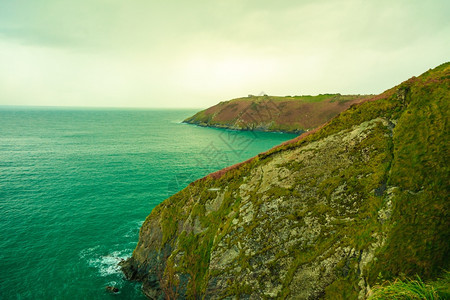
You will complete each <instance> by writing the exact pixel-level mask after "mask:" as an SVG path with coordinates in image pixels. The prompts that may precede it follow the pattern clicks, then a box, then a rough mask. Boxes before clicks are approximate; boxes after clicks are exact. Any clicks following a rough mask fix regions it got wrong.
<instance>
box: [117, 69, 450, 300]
mask: <svg viewBox="0 0 450 300" xmlns="http://www.w3.org/2000/svg"><path fill="white" fill-rule="evenodd" d="M449 84H450V63H445V64H443V65H440V66H439V67H437V68H435V69H433V70H429V71H428V72H426V73H424V74H422V75H421V76H419V77H413V78H411V79H409V80H407V81H405V82H403V83H401V84H400V85H398V86H396V87H394V88H392V89H390V90H388V91H386V92H384V93H383V94H381V95H378V96H375V97H372V98H370V99H364V101H361V102H360V103H359V104H357V105H352V106H351V107H350V108H349V109H347V110H346V111H344V112H342V113H340V114H339V115H338V116H337V117H335V118H334V119H332V120H331V121H330V122H328V123H327V124H325V125H324V126H322V127H321V128H320V129H317V130H315V131H313V132H308V133H307V134H303V135H302V136H300V137H299V138H297V139H294V140H292V141H290V142H288V143H285V144H283V145H280V146H279V147H276V148H274V149H271V150H270V151H268V152H265V153H262V154H260V155H258V156H256V157H255V158H253V159H251V160H249V161H247V162H245V163H242V164H239V165H236V166H234V167H230V168H227V169H226V170H224V171H219V172H216V173H213V174H211V175H209V176H206V177H205V178H203V179H200V180H198V181H196V182H193V183H191V184H190V185H189V186H188V187H186V188H185V189H184V190H182V191H180V192H179V193H177V194H175V195H173V196H172V197H170V198H168V199H167V200H165V201H164V202H162V203H161V204H160V205H158V206H157V207H155V208H154V209H153V211H152V212H151V214H150V215H149V216H148V217H147V219H146V220H145V222H144V224H143V225H142V228H141V230H140V235H139V242H138V244H137V247H136V249H135V250H134V252H133V255H132V257H131V258H129V259H128V260H126V261H125V262H123V263H121V266H122V270H123V272H124V274H125V275H126V277H127V278H128V279H131V280H138V281H141V282H142V283H143V287H142V289H143V292H144V293H145V295H147V297H149V298H151V299H163V297H166V298H170V299H176V298H188V299H197V298H205V299H223V298H230V299H231V298H233V299H234V298H243V299H278V298H288V299H317V298H324V299H365V298H367V297H368V296H369V295H370V294H371V288H372V287H373V285H374V284H377V283H380V282H382V281H383V280H385V279H394V278H396V277H398V276H412V275H415V274H419V275H420V276H421V277H422V278H424V279H432V278H435V277H436V276H438V275H440V274H441V273H442V272H443V271H444V270H448V269H449V267H450V266H449V248H450V244H449V240H450V218H449V211H450V207H449V201H448V196H449V195H448V183H449V182H450V180H449V179H450V178H449V168H448V160H449V157H448V153H449V152H448V148H447V147H448V136H449V125H448V119H449V112H450V108H449V103H450V90H449Z"/></svg>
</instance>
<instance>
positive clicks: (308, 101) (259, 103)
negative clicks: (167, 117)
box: [184, 94, 370, 132]
mask: <svg viewBox="0 0 450 300" xmlns="http://www.w3.org/2000/svg"><path fill="white" fill-rule="evenodd" d="M369 97H370V96H365V95H362V96H361V95H340V94H324V95H318V96H293V97H290V96H287V97H276V96H267V95H264V96H252V95H250V96H248V97H246V98H238V99H233V100H230V101H225V102H220V103H219V104H217V105H214V106H212V107H210V108H208V109H205V110H203V111H200V112H198V113H197V114H195V115H194V116H192V117H190V118H187V119H186V120H184V122H185V123H190V124H196V125H200V126H208V127H219V128H230V129H236V130H258V131H284V132H303V131H306V130H309V129H312V128H315V127H317V126H319V125H321V124H323V123H325V122H327V121H329V120H330V119H331V118H333V117H334V116H336V115H337V114H338V113H340V112H342V111H344V110H346V109H347V108H349V107H350V106H351V105H352V104H355V103H359V102H361V101H363V100H364V99H368V98H369Z"/></svg>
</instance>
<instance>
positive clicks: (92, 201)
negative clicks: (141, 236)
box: [0, 107, 295, 299]
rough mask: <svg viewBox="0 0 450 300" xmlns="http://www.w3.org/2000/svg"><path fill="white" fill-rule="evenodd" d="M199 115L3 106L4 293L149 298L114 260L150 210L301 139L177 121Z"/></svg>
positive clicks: (127, 249) (0, 294) (0, 219)
mask: <svg viewBox="0 0 450 300" xmlns="http://www.w3.org/2000/svg"><path fill="white" fill-rule="evenodd" d="M194 113H195V110H132V109H122V110H119V109H61V108H17V107H0V299H109V298H111V299H144V297H143V296H142V295H141V292H140V285H139V284H136V283H132V282H127V281H125V280H124V279H123V277H122V274H121V273H120V272H119V270H118V268H117V263H118V262H119V261H120V259H122V258H126V257H128V256H130V255H131V253H132V251H133V249H134V247H135V246H136V243H137V239H138V232H139V227H140V225H141V224H142V222H143V221H144V219H145V217H146V216H147V215H148V214H149V213H150V211H151V210H152V208H153V207H155V206H156V205H157V204H158V203H160V202H161V201H163V200H164V199H165V198H167V197H168V196H170V195H171V194H173V193H175V192H177V191H178V190H180V189H182V188H184V187H185V186H186V185H187V184H188V183H189V182H190V181H192V180H195V179H197V178H200V177H202V176H204V175H206V174H208V173H209V172H212V171H215V170H218V169H221V168H223V167H225V166H228V165H230V164H234V163H237V162H240V161H243V160H245V159H247V158H249V157H252V156H254V155H256V154H257V153H259V152H262V151H264V150H267V149H269V148H271V147H272V146H274V145H277V144H279V143H281V142H283V141H285V140H288V139H291V138H293V137H295V135H291V134H280V133H258V132H237V131H229V130H222V129H212V128H201V127H197V126H193V125H187V124H182V123H180V121H181V120H183V119H184V118H186V117H188V116H191V115H192V114H194ZM107 285H114V286H117V287H119V288H120V293H119V294H117V295H111V294H108V293H106V292H105V286H107Z"/></svg>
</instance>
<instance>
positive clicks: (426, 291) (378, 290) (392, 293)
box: [368, 272, 450, 300]
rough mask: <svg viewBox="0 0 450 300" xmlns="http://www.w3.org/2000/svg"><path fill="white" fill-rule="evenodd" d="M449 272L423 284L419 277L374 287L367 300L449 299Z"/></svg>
mask: <svg viewBox="0 0 450 300" xmlns="http://www.w3.org/2000/svg"><path fill="white" fill-rule="evenodd" d="M449 288H450V272H446V274H445V275H444V276H443V277H442V278H440V279H438V280H436V281H433V282H430V283H425V282H423V281H422V279H421V278H420V277H419V276H416V278H415V279H405V280H400V279H397V280H395V281H393V282H389V281H387V282H386V283H385V284H383V285H379V286H375V287H374V288H373V290H372V292H373V294H372V295H371V296H370V297H369V298H368V299H369V300H390V299H392V300H394V299H402V300H415V299H417V300H419V299H420V300H437V299H449V297H450V293H449Z"/></svg>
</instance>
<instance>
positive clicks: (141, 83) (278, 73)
mask: <svg viewBox="0 0 450 300" xmlns="http://www.w3.org/2000/svg"><path fill="white" fill-rule="evenodd" d="M449 16H450V1H448V0H442V1H440V0H428V1H427V0H420V1H416V0H389V1H384V0H376V1H369V0H344V1H336V0H333V1H321V0H314V1H309V0H298V1H293V0H278V1H261V0H254V1H253V0H248V1H244V0H226V1H225V0H224V1H211V0H209V1H206V0H204V1H195V0H189V1H181V0H180V1H173V0H172V1H150V0H142V1H140V0H133V1H119V0H79V1H68V0H45V1H44V0H42V1H28V0H27V1H22V0H14V1H12V0H0V105H48V106H109V107H122V106H128V107H171V108H174V107H180V108H181V107H195V108H201V107H208V106H211V105H213V104H215V103H217V102H219V101H222V100H227V99H231V98H236V97H241V96H247V94H259V93H261V92H265V93H267V94H270V95H306V94H312V95H314V94H319V93H334V92H338V93H341V94H350V93H356V94H358V93H360V94H364V93H380V92H382V91H384V90H386V89H388V88H390V87H392V86H394V85H396V84H398V83H400V82H401V81H403V80H406V79H407V78H409V77H411V76H413V75H419V74H420V73H423V72H424V71H426V70H428V69H429V68H433V67H435V66H437V65H439V64H441V63H444V62H446V61H449V60H450V58H449V57H450V56H449V54H450V18H449Z"/></svg>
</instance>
